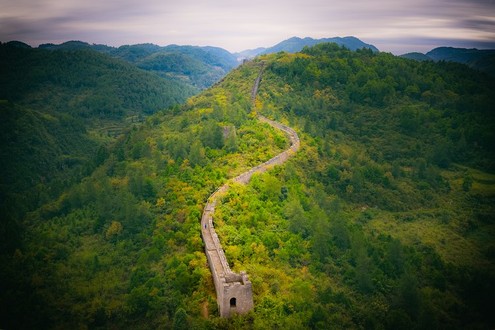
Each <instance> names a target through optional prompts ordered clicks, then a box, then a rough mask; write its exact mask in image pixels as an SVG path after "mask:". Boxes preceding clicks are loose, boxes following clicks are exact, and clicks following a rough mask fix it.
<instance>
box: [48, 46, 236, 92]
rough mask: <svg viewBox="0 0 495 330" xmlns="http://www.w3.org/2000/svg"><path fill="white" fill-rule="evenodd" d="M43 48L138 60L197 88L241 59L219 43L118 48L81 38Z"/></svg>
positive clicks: (143, 66)
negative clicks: (210, 44)
mask: <svg viewBox="0 0 495 330" xmlns="http://www.w3.org/2000/svg"><path fill="white" fill-rule="evenodd" d="M40 48H43V49H51V50H80V49H93V50H96V51H99V52H102V53H104V54H108V55H111V56H113V57H116V58H120V59H123V60H125V61H127V62H130V63H132V64H135V65H136V66H138V67H139V68H141V69H144V70H147V71H152V72H154V73H157V74H158V75H160V76H162V77H165V78H172V79H174V80H177V81H181V82H183V83H186V84H187V85H189V86H190V87H193V88H194V89H205V88H207V87H210V86H211V85H213V84H214V83H216V82H217V81H219V80H220V79H221V78H223V77H224V76H225V75H226V74H227V73H228V72H229V71H230V70H232V69H233V68H235V67H236V66H237V65H238V63H237V59H236V57H235V56H234V55H233V54H231V53H229V52H228V51H226V50H225V49H222V48H218V47H210V46H206V47H198V46H179V45H169V46H165V47H161V46H158V45H154V44H136V45H124V46H120V47H118V48H115V47H108V46H105V45H90V44H88V43H86V42H81V41H68V42H65V43H63V44H60V45H54V44H44V45H40Z"/></svg>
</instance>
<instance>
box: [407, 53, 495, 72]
mask: <svg viewBox="0 0 495 330" xmlns="http://www.w3.org/2000/svg"><path fill="white" fill-rule="evenodd" d="M401 57H405V58H409V59H414V60H418V61H425V60H430V61H447V62H456V63H462V64H465V65H467V66H469V67H470V68H473V69H476V70H480V71H483V72H486V73H488V74H490V75H491V76H494V77H495V50H493V49H488V50H479V49H474V48H471V49H467V48H453V47H438V48H435V49H433V50H431V51H429V52H428V53H426V54H422V53H409V54H404V55H401Z"/></svg>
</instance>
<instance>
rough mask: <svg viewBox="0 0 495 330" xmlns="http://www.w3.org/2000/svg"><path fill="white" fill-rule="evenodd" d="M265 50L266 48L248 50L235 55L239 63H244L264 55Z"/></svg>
mask: <svg viewBox="0 0 495 330" xmlns="http://www.w3.org/2000/svg"><path fill="white" fill-rule="evenodd" d="M265 50H266V48H265V47H258V48H255V49H246V50H243V51H242V52H238V53H234V55H235V56H236V57H237V60H238V61H242V60H244V59H251V58H254V57H256V55H258V54H261V53H263V52H264V51H265Z"/></svg>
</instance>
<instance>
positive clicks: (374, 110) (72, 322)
mask: <svg viewBox="0 0 495 330" xmlns="http://www.w3.org/2000/svg"><path fill="white" fill-rule="evenodd" d="M259 61H264V67H265V71H264V73H263V79H262V81H261V85H260V90H259V94H258V99H257V102H256V111H259V112H261V113H262V114H264V115H266V116H269V117H272V118H274V119H277V120H279V121H281V122H284V123H285V124H288V125H290V126H292V127H294V128H295V129H296V130H297V131H298V133H299V135H300V137H301V149H300V151H299V152H298V154H297V155H296V156H295V157H294V158H291V159H290V160H289V161H288V162H287V163H286V164H285V165H284V166H283V167H279V168H275V169H273V170H272V171H270V172H268V173H265V174H262V175H258V176H254V177H253V180H252V182H251V184H249V185H248V186H238V185H233V186H232V187H231V189H230V190H229V192H228V194H226V195H225V196H224V198H223V200H222V201H221V203H219V205H217V207H216V210H215V226H216V229H217V232H218V234H219V236H220V240H221V242H222V245H223V246H224V249H225V253H226V255H227V258H228V260H229V263H230V266H231V268H232V269H233V270H234V271H236V272H238V271H240V270H246V271H247V273H248V274H249V276H250V280H251V281H252V283H253V289H254V304H255V309H254V311H253V312H252V313H250V314H248V315H246V316H239V317H234V318H233V319H230V320H223V319H220V318H219V317H218V311H217V308H216V300H215V299H216V298H215V293H214V290H213V282H212V278H211V274H210V273H209V269H208V267H207V265H206V257H205V255H204V253H203V244H202V242H201V239H200V230H201V229H200V222H199V221H200V217H201V212H202V208H203V206H204V203H205V198H207V196H208V195H209V194H210V193H211V192H212V191H214V190H215V189H216V188H217V187H219V186H220V185H221V184H222V183H224V182H225V181H226V180H227V179H228V178H231V177H235V176H236V175H238V174H239V173H242V172H243V171H245V170H246V169H247V168H250V167H252V166H256V165H258V164H259V163H262V162H264V161H265V160H267V159H269V158H270V157H271V156H273V155H274V154H276V153H278V152H280V150H283V149H284V148H285V147H286V146H287V141H286V140H285V138H284V137H283V135H281V134H280V133H278V132H276V131H274V130H273V129H271V128H270V127H267V126H266V125H262V124H260V123H258V122H257V121H256V120H255V119H254V116H251V115H249V112H250V111H251V106H250V92H251V88H252V86H253V83H254V80H255V79H256V77H257V75H258V72H259V69H260V67H261V63H260V62H259ZM493 88H494V81H493V80H491V79H489V78H488V77H487V76H485V75H480V74H479V73H477V72H475V71H472V70H470V69H469V68H467V67H466V66H463V65H458V64H453V63H434V62H421V63H420V62H415V61H410V60H407V59H401V58H397V57H394V56H392V55H390V54H375V53H373V52H372V51H368V50H361V51H358V52H351V51H349V50H346V49H343V48H339V47H338V46H335V45H330V44H323V45H319V46H315V47H313V48H309V49H306V50H305V51H304V52H303V53H298V54H274V55H268V56H264V57H262V58H261V59H259V60H256V61H255V62H249V63H246V64H245V65H242V66H240V67H239V68H237V69H235V70H233V71H232V72H231V73H230V74H229V75H227V76H226V77H225V78H224V79H223V80H222V81H221V82H220V83H219V84H217V85H215V87H213V88H211V89H208V90H206V91H204V92H203V93H202V94H200V95H198V96H196V97H194V98H192V99H190V100H188V101H187V102H186V104H185V105H184V106H182V107H181V108H180V109H176V111H175V112H174V113H168V112H162V113H157V114H155V115H153V116H152V117H150V118H149V119H148V120H147V121H146V122H145V123H144V124H143V125H142V126H140V127H139V128H136V129H133V130H131V131H130V132H128V133H127V134H126V135H125V136H124V137H122V138H121V139H119V141H118V142H117V143H116V144H115V145H114V146H112V147H111V148H109V151H108V152H109V155H108V156H107V157H103V158H102V159H103V160H102V161H101V162H98V164H99V166H98V167H96V169H95V170H94V171H92V172H91V173H90V174H89V175H88V176H87V177H86V178H84V179H83V180H80V181H78V183H76V184H74V185H71V186H70V187H68V188H67V189H65V190H64V191H63V192H62V193H61V194H59V195H58V196H57V197H55V198H51V199H49V200H47V202H43V203H41V204H42V205H41V206H40V207H39V208H37V209H36V210H35V211H34V212H32V213H30V214H29V216H28V217H25V218H24V219H23V220H24V221H23V224H24V225H26V226H27V230H26V233H25V235H24V239H23V240H22V244H20V245H18V246H17V250H16V251H14V252H13V253H11V254H9V255H7V256H6V257H4V258H3V259H2V264H3V265H5V271H4V272H3V273H1V274H0V276H3V277H4V278H2V279H1V280H0V284H1V285H3V287H0V288H1V289H2V290H4V292H5V294H3V295H2V296H0V298H1V299H0V303H1V306H2V308H1V309H0V312H2V313H3V314H1V316H2V318H1V320H2V323H1V324H0V327H5V328H19V327H22V326H24V327H31V328H32V327H36V328H44V327H45V328H54V327H58V328H68V327H75V328H83V327H88V328H109V327H117V328H123V327H131V328H142V329H147V328H159V327H164V328H172V327H174V326H175V327H179V326H180V327H190V328H198V329H200V328H223V329H273V328H301V329H304V328H314V329H320V328H328V327H329V326H330V327H333V328H382V329H383V328H384V329H398V328H404V329H425V328H449V329H461V328H493V327H494V325H495V320H494V318H493V315H492V313H491V310H490V306H491V304H490V301H491V299H492V298H491V297H492V296H493V294H495V288H494V286H493V283H495V270H494V268H495V267H494V259H493V256H494V254H493V251H494V250H495V246H494V244H493V240H492V237H493V235H494V234H495V222H494V218H493V214H495V213H494V212H495V210H494V206H493V205H495V204H494V198H495V175H494V173H493V172H494V155H493V148H492V146H493V138H494V136H493V132H494V131H495V130H494V127H493V125H494V122H495V121H494V120H493V119H494V113H493V109H494V108H495V107H494V99H493V96H492V90H493ZM234 127H235V129H234ZM226 132H228V134H225V133H226ZM222 133H224V134H222ZM8 228H9V229H10V228H11V227H8ZM12 231H13V232H15V230H12ZM14 274H16V275H18V276H14ZM12 301H16V302H17V303H16V304H11V303H10V302H12ZM27 312H31V314H30V316H31V317H30V318H23V317H22V316H23V315H25V314H26V313H27Z"/></svg>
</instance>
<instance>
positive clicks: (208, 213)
mask: <svg viewBox="0 0 495 330" xmlns="http://www.w3.org/2000/svg"><path fill="white" fill-rule="evenodd" d="M262 72H263V67H261V70H260V73H259V75H258V77H257V78H256V81H255V84H254V87H253V90H252V92H251V98H252V101H253V102H254V100H255V98H256V93H257V90H258V85H259V83H260V81H261V76H262ZM258 119H259V120H260V121H261V122H266V123H268V124H269V125H271V126H273V127H275V128H277V129H280V130H282V131H283V132H284V133H285V134H286V135H287V137H288V138H289V140H290V144H291V146H290V148H289V149H287V150H285V151H284V152H282V153H280V154H278V155H277V156H275V157H273V158H272V159H270V160H268V161H266V162H264V163H263V164H260V165H258V166H256V167H253V168H251V169H250V170H249V171H247V172H244V173H242V174H241V175H239V176H237V177H235V178H234V179H232V182H236V183H241V184H247V183H248V182H249V180H250V179H251V177H252V176H253V174H254V173H263V172H265V171H267V170H268V169H270V168H271V167H273V166H275V165H279V164H282V163H284V162H285V161H286V160H287V159H288V158H289V157H290V156H291V155H292V154H294V153H295V152H296V151H297V150H298V149H299V144H300V142H299V137H298V136H297V133H296V132H295V131H294V130H293V129H292V128H290V127H288V126H285V125H283V124H281V123H278V122H276V121H273V120H270V119H268V118H266V117H263V116H261V115H258ZM228 189H229V183H226V184H224V185H223V186H221V187H220V188H218V189H217V190H216V191H215V192H214V193H213V194H211V196H210V197H209V198H208V201H207V203H206V206H205V208H204V210H203V216H202V217H201V236H202V237H203V241H204V243H205V253H206V258H207V259H208V264H209V266H210V270H211V274H212V277H213V283H214V284H215V291H216V294H217V304H218V309H219V311H220V316H222V317H229V316H231V315H232V314H234V313H238V314H244V313H247V312H249V311H250V310H252V309H253V308H254V304H253V290H252V284H251V282H250V281H249V278H248V276H247V274H246V273H245V272H241V273H240V274H238V273H234V272H232V270H231V269H230V267H229V263H228V262H227V258H226V257H225V253H224V251H223V248H222V245H221V244H220V240H219V239H218V235H217V233H216V232H215V227H214V213H215V206H216V204H217V202H218V201H219V200H220V197H221V195H222V194H223V193H225V192H226V191H227V190H228Z"/></svg>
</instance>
